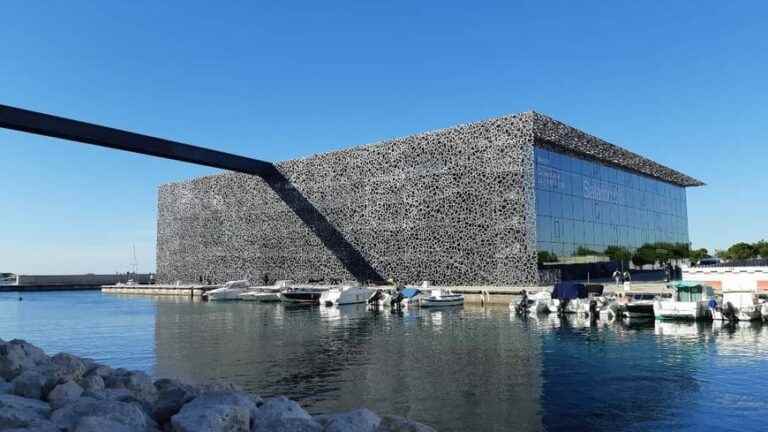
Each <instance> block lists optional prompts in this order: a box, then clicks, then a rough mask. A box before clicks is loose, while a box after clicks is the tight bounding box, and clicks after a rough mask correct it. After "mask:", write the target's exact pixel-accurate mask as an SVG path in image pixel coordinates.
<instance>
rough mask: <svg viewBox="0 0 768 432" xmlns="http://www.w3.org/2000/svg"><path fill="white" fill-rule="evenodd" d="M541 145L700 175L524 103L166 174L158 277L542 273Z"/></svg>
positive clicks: (518, 276) (462, 281)
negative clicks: (267, 157)
mask: <svg viewBox="0 0 768 432" xmlns="http://www.w3.org/2000/svg"><path fill="white" fill-rule="evenodd" d="M535 146H549V147H556V148H557V149H558V150H559V151H562V152H568V153H573V154H577V155H578V157H582V158H587V159H592V160H597V161H600V162H601V163H604V164H609V165H614V166H618V167H623V168H628V169H631V170H634V171H637V172H639V173H642V174H644V175H648V176H651V177H655V178H659V179H662V180H664V181H667V182H672V183H675V184H679V185H682V186H692V185H698V184H701V182H699V181H698V180H696V179H693V178H691V177H688V176H686V175H684V174H682V173H679V172H677V171H675V170H672V169H671V168H667V167H665V166H662V165H660V164H657V163H655V162H653V161H651V160H649V159H647V158H644V157H642V156H640V155H637V154H635V153H632V152H630V151H627V150H625V149H622V148H620V147H618V146H615V145H613V144H610V143H607V142H605V141H603V140H601V139H599V138H596V137H593V136H591V135H588V134H586V133H584V132H581V131H579V130H577V129H575V128H572V127H570V126H567V125H565V124H563V123H560V122H557V121H555V120H553V119H551V118H549V117H547V116H544V115H541V114H539V113H535V112H528V113H523V114H518V115H513V116H507V117H501V118H496V119H491V120H486V121H482V122H479V123H473V124H469V125H461V126H456V127H453V128H449V129H444V130H439V131H435V132H430V133H425V134H420V135H414V136H410V137H406V138H400V139H394V140H390V141H386V142H382V143H378V144H372V145H367V146H361V147H355V148H350V149H346V150H340V151H334V152H330V153H326V154H321V155H316V156H312V157H309V158H305V159H298V160H290V161H286V162H282V163H279V164H276V166H275V175H274V176H269V177H264V178H262V177H256V176H249V175H244V174H235V173H223V174H219V175H213V176H208V177H202V178H198V179H194V180H191V181H187V182H183V183H173V184H167V185H163V186H161V187H160V192H159V198H158V233H157V271H158V280H159V281H162V282H168V283H172V282H174V281H177V280H180V281H184V282H195V281H199V280H200V279H201V278H202V279H203V280H210V281H211V282H214V283H221V282H224V281H227V280H236V279H249V280H254V281H255V280H261V279H262V278H263V277H264V276H265V275H267V276H268V277H269V278H270V279H273V280H274V279H293V280H296V281H300V282H306V281H308V280H311V279H326V280H327V279H330V278H335V279H358V280H360V279H374V280H375V279H389V278H392V279H395V280H397V281H399V282H403V283H409V284H410V283H419V282H421V281H422V280H429V281H432V282H434V283H436V284H438V285H452V286H456V285H496V286H499V285H507V286H509V285H513V286H531V285H536V284H537V283H538V278H539V275H538V272H537V266H536V253H537V244H536V211H535V201H534V200H535V192H534V147H535Z"/></svg>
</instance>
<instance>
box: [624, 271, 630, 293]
mask: <svg viewBox="0 0 768 432" xmlns="http://www.w3.org/2000/svg"><path fill="white" fill-rule="evenodd" d="M623 279H624V291H629V290H630V288H632V276H631V275H630V274H629V270H624V275H623Z"/></svg>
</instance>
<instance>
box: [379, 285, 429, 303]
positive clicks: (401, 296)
mask: <svg viewBox="0 0 768 432" xmlns="http://www.w3.org/2000/svg"><path fill="white" fill-rule="evenodd" d="M422 297H424V293H423V292H422V291H421V290H420V289H419V288H412V287H407V288H402V289H401V290H400V291H399V293H398V291H396V290H394V289H391V290H387V291H384V292H383V295H382V296H381V298H380V299H379V306H383V307H391V306H397V302H398V300H399V303H400V307H410V306H418V305H419V302H420V301H421V298H422ZM393 302H394V303H395V304H394V305H393Z"/></svg>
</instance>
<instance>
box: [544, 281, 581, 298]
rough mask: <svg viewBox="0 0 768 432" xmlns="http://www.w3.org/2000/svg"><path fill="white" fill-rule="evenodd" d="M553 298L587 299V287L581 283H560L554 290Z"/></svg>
mask: <svg viewBox="0 0 768 432" xmlns="http://www.w3.org/2000/svg"><path fill="white" fill-rule="evenodd" d="M552 298H553V299H559V300H573V299H577V298H587V287H586V286H584V284H580V283H574V282H560V283H557V284H555V289H553V290H552Z"/></svg>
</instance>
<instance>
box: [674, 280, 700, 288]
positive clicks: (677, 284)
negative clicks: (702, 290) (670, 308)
mask: <svg viewBox="0 0 768 432" xmlns="http://www.w3.org/2000/svg"><path fill="white" fill-rule="evenodd" d="M667 286H669V287H670V288H675V289H678V288H693V287H698V286H702V284H701V283H700V282H693V281H677V282H672V283H670V284H669V285H667Z"/></svg>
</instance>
